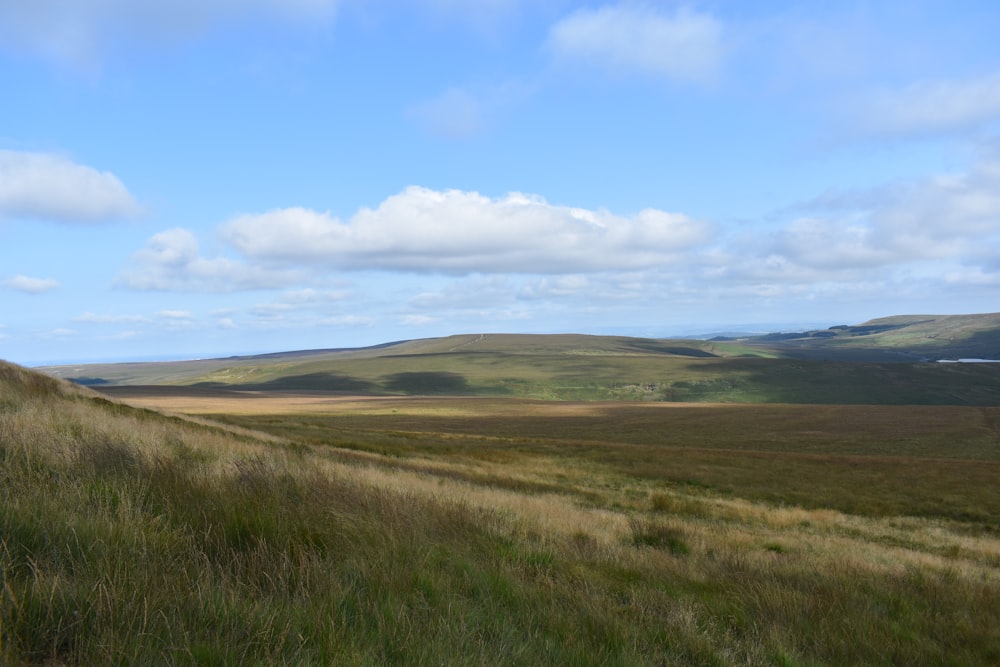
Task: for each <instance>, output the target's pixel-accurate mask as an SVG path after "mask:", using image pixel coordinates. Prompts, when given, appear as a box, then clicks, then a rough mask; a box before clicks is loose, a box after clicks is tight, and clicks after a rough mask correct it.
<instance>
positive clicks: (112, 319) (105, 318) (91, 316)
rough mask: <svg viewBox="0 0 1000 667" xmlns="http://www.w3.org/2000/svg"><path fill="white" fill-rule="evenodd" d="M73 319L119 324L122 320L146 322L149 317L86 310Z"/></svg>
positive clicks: (148, 320) (75, 320) (94, 322)
mask: <svg viewBox="0 0 1000 667" xmlns="http://www.w3.org/2000/svg"><path fill="white" fill-rule="evenodd" d="M73 321H74V322H86V323H88V324H121V323H123V322H130V323H140V324H148V323H149V322H150V319H149V318H148V317H144V316H143V315H98V314H96V313H91V312H89V311H88V312H86V313H84V314H83V315H79V316H77V317H75V318H73Z"/></svg>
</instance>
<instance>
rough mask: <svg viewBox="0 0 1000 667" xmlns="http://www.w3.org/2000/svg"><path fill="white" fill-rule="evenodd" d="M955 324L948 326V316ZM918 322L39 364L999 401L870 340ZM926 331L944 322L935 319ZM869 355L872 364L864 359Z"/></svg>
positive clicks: (674, 397)
mask: <svg viewBox="0 0 1000 667" xmlns="http://www.w3.org/2000/svg"><path fill="white" fill-rule="evenodd" d="M904 319H905V318H904ZM950 322H951V323H952V324H955V321H954V320H950ZM976 322H977V324H976V326H977V327H979V328H970V327H967V328H966V329H963V330H961V331H962V332H963V333H962V335H966V334H967V337H966V338H962V339H961V340H963V341H964V340H967V338H969V337H972V338H975V337H976V336H979V337H981V338H983V337H988V335H991V334H989V333H988V332H989V330H987V329H983V328H982V326H980V325H981V324H982V321H981V320H976ZM914 326H923V327H924V328H923V329H922V331H925V332H926V331H929V330H930V329H928V326H929V325H928V324H927V323H926V322H925V323H923V324H920V325H918V324H916V323H914V322H908V321H896V318H892V319H891V321H887V322H885V323H883V324H878V323H876V324H868V325H862V326H860V327H855V328H853V329H852V331H853V333H845V332H844V331H841V330H840V329H839V328H838V329H837V330H836V332H835V333H834V334H833V335H834V336H835V337H836V338H837V341H830V340H827V338H825V337H822V336H804V335H800V334H796V336H798V337H797V338H794V339H792V338H789V339H787V340H776V339H775V340H772V339H766V340H760V339H753V340H747V341H696V340H695V341H692V340H659V339H644V338H628V337H616V336H584V335H514V334H470V335H461V336H449V337H445V338H432V339H423V340H413V341H405V342H400V343H393V344H389V345H384V346H378V347H374V348H364V349H356V350H316V351H305V352H296V353H287V354H271V355H263V356H258V357H234V358H229V359H213V360H204V361H190V362H165V363H149V364H111V365H94V366H79V367H57V368H48V369H45V370H46V371H47V372H49V373H53V374H57V375H60V376H61V377H65V378H71V379H75V380H77V381H79V382H84V383H87V384H92V385H94V386H96V387H100V388H101V389H102V390H103V391H106V392H109V393H113V392H114V391H115V389H114V387H116V386H136V385H159V386H163V385H173V386H191V387H197V388H198V389H199V390H201V391H208V390H217V391H265V392H273V391H281V392H289V391H292V392H295V391H297V392H303V391H309V392H326V393H341V394H372V395H386V394H390V395H466V396H473V395H479V396H510V397H530V398H543V399H558V400H647V401H677V402H692V401H693V402H741V403H775V402H781V403H873V404H904V403H912V404H958V405H962V404H970V405H994V404H996V403H998V402H1000V364H933V363H927V362H915V361H913V360H912V355H909V354H904V353H901V352H899V351H898V349H897V348H890V347H878V346H877V343H878V341H883V343H884V344H885V345H888V343H885V341H886V340H890V341H891V339H886V338H884V337H885V336H889V335H890V334H893V335H896V336H903V332H904V331H905V330H907V329H908V328H910V327H914ZM876 329H877V331H876ZM952 330H953V331H955V332H956V333H953V334H952V338H955V339H956V340H958V339H959V334H958V333H957V332H958V331H959V329H958V328H957V326H956V327H953V329H952ZM934 331H938V332H940V331H943V329H942V328H941V327H940V326H939V327H938V328H936V329H934ZM970 331H971V333H970ZM837 332H839V333H837ZM984 332H986V333H984ZM914 335H920V336H925V335H928V334H926V333H922V334H914ZM879 336H882V337H883V338H879ZM817 340H818V341H819V342H817ZM873 341H875V342H873ZM883 343H878V344H883ZM962 349H966V348H962ZM869 357H871V358H874V359H877V360H878V361H868V362H865V363H861V362H860V361H859V358H862V359H863V358H869ZM887 358H890V359H894V360H895V361H891V362H890V361H886V359H887Z"/></svg>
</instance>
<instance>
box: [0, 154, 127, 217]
mask: <svg viewBox="0 0 1000 667" xmlns="http://www.w3.org/2000/svg"><path fill="white" fill-rule="evenodd" d="M138 212H139V206H138V205H137V204H136V202H135V200H134V199H133V198H132V195H131V194H129V192H128V190H126V189H125V186H124V185H122V182H121V181H119V180H118V178H117V177H116V176H115V175H114V174H112V173H110V172H106V171H104V172H102V171H98V170H96V169H94V168H93V167H88V166H86V165H81V164H77V163H75V162H73V161H72V160H69V159H67V158H65V157H62V156H59V155H50V154H47V153H22V152H17V151H7V150H0V217H6V218H32V219H41V220H54V221H59V222H101V221H107V220H114V219H118V218H127V217H130V216H134V215H136V214H137V213H138Z"/></svg>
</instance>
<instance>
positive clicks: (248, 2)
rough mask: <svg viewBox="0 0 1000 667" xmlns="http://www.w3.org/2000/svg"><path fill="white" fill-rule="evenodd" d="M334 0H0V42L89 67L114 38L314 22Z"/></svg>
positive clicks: (167, 36)
mask: <svg viewBox="0 0 1000 667" xmlns="http://www.w3.org/2000/svg"><path fill="white" fill-rule="evenodd" d="M337 4H338V3H337V0H171V1H167V0H143V1H142V2H136V1H134V0H31V2H23V1H22V0H0V44H4V45H6V46H7V48H11V47H13V48H18V49H22V50H25V51H28V52H31V53H35V54H38V55H42V56H44V57H47V58H50V59H53V60H57V61H60V62H67V63H71V64H73V65H75V66H84V67H89V66H91V65H93V64H94V63H95V62H97V61H99V60H100V58H101V57H102V56H103V52H104V50H105V49H106V48H107V46H108V45H109V44H110V43H113V42H114V41H116V40H127V41H131V42H134V43H145V42H149V41H164V42H168V41H172V40H177V39H181V38H184V37H186V36H189V35H195V34H198V33H200V32H202V31H204V30H205V29H207V28H209V27H210V26H212V25H213V24H215V23H218V22H224V21H232V22H236V21H245V20H247V19H248V18H253V17H277V18H279V19H290V20H300V19H316V18H325V17H328V16H330V15H332V14H333V12H334V10H335V9H336V6H337Z"/></svg>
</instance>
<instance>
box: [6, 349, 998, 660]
mask: <svg viewBox="0 0 1000 667" xmlns="http://www.w3.org/2000/svg"><path fill="white" fill-rule="evenodd" d="M31 377H32V376H31V374H26V373H25V372H24V371H21V370H20V369H10V368H8V367H6V366H5V365H3V364H0V396H2V397H3V399H2V400H3V405H2V409H0V490H2V494H3V498H2V504H0V573H2V582H0V664H12V665H13V664H384V663H397V664H560V665H562V664H610V665H616V664H619V665H633V664H657V665H663V664H665V665H691V664H715V665H744V664H751V665H753V664H757V665H770V664H803V665H804V664H947V663H951V664H995V663H997V662H998V661H1000V632H998V631H997V628H998V627H1000V540H998V539H997V538H996V537H995V536H994V535H992V534H990V533H989V532H984V531H982V530H981V529H979V528H975V527H973V528H974V529H968V527H967V526H966V525H965V524H963V523H962V522H961V521H957V520H945V519H926V518H917V517H897V516H888V517H878V516H859V515H854V514H848V513H843V512H837V511H832V510H830V509H824V508H812V509H809V508H802V507H781V506H776V505H772V504H768V503H764V502H751V501H748V500H746V499H741V498H739V497H733V496H726V495H719V494H716V493H713V492H711V491H710V490H706V489H701V488H691V487H688V486H685V485H669V484H663V483H657V484H656V485H652V483H651V482H650V481H649V480H648V479H645V478H642V477H636V476H633V475H630V474H627V473H622V472H621V470H620V469H619V468H618V467H615V466H608V465H606V464H601V463H599V462H595V461H594V460H593V459H592V458H589V457H586V456H585V457H582V458H572V457H570V458H559V457H555V456H553V455H551V454H547V455H545V456H539V455H538V454H537V452H532V451H531V450H525V449H521V448H517V447H515V448H513V449H510V450H509V451H507V452H506V454H505V455H504V456H499V457H491V456H486V457H475V456H469V457H465V456H463V455H461V453H462V450H461V449H460V450H459V451H458V454H459V456H458V457H457V458H454V457H453V456H452V454H454V453H455V452H454V451H453V450H450V449H447V448H446V449H445V450H444V454H443V455H441V456H434V455H433V454H432V453H431V452H429V451H428V450H426V449H421V448H417V449H418V450H420V451H414V450H411V451H409V453H407V454H406V455H405V456H403V457H400V456H393V457H387V456H383V455H380V454H378V453H373V452H370V451H369V452H357V451H355V452H349V451H344V450H341V449H338V448H336V447H331V446H329V445H323V446H321V445H310V446H306V445H292V444H289V443H287V442H282V441H276V440H274V439H273V438H272V439H264V438H254V437H252V436H251V435H250V433H249V432H247V431H240V432H230V431H227V430H226V429H224V428H222V427H219V426H218V425H209V426H205V425H198V424H193V423H190V422H186V421H182V420H179V419H168V418H163V417H161V416H159V415H156V414H154V413H152V412H149V411H143V410H137V409H133V408H130V407H128V406H123V405H119V404H115V403H110V402H108V401H106V400H103V399H98V398H96V397H95V396H94V395H91V394H89V393H88V392H84V391H80V390H76V389H73V388H70V387H68V386H66V385H62V384H61V383H48V382H47V381H44V380H43V381H38V382H35V381H34V380H32V379H31ZM356 435H357V437H359V438H360V437H362V435H363V434H360V433H357V434H356ZM372 437H374V436H372ZM442 442H447V441H446V440H442ZM332 444H336V443H332ZM479 446H481V447H482V446H484V441H479ZM629 451H631V450H628V449H626V450H623V452H622V453H621V455H622V456H627V455H628V452H629ZM463 471H464V472H465V473H469V474H457V473H460V472H463ZM471 473H475V474H471ZM504 478H509V479H515V480H516V479H519V480H521V481H522V482H524V486H519V485H513V484H507V485H505V484H501V483H497V481H498V480H501V479H504ZM588 480H589V481H588ZM529 482H530V483H538V484H541V483H543V482H544V484H545V485H547V486H537V487H536V486H531V485H530V484H529Z"/></svg>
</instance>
